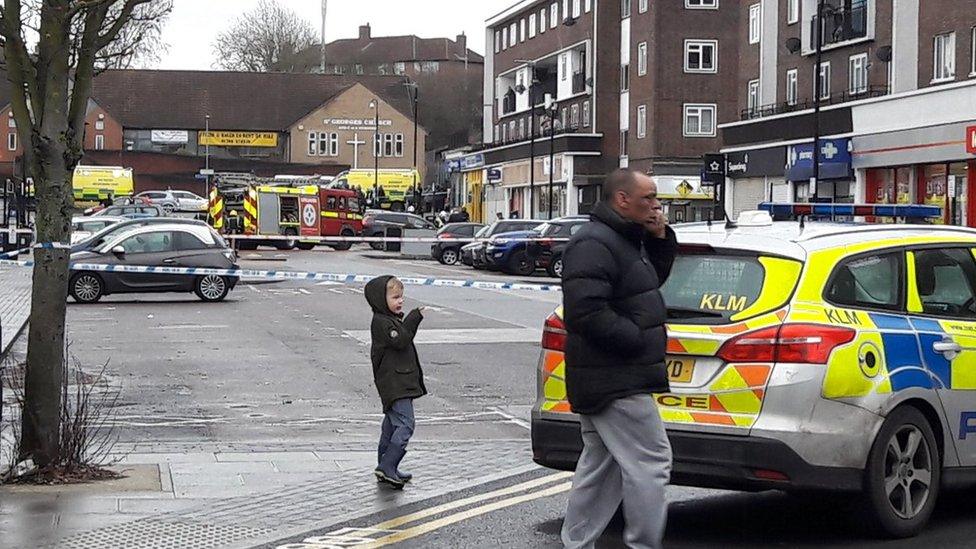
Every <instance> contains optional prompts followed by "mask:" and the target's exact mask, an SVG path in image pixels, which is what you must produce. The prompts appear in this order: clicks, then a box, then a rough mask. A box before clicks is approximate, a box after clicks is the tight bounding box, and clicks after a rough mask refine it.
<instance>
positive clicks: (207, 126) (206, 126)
mask: <svg viewBox="0 0 976 549" xmlns="http://www.w3.org/2000/svg"><path fill="white" fill-rule="evenodd" d="M203 135H204V136H206V145H204V147H206V151H207V152H206V160H205V162H206V167H207V171H206V172H205V173H206V174H207V179H206V181H207V183H206V185H207V192H206V193H205V194H204V195H203V196H205V197H207V200H210V115H209V114H208V115H207V119H206V122H205V123H204V132H203ZM197 154H199V153H197ZM208 215H209V212H208Z"/></svg>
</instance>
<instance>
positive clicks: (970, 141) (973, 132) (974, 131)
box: [966, 126, 976, 154]
mask: <svg viewBox="0 0 976 549" xmlns="http://www.w3.org/2000/svg"><path fill="white" fill-rule="evenodd" d="M966 152H968V153H969V154H976V126H969V127H968V128H966Z"/></svg>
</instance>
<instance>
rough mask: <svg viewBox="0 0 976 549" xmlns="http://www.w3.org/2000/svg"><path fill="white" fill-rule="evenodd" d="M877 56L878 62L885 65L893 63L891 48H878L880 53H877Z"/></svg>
mask: <svg viewBox="0 0 976 549" xmlns="http://www.w3.org/2000/svg"><path fill="white" fill-rule="evenodd" d="M875 55H876V56H877V57H878V60H879V61H882V62H884V63H890V62H891V46H882V47H880V48H878V51H877V53H876V54H875Z"/></svg>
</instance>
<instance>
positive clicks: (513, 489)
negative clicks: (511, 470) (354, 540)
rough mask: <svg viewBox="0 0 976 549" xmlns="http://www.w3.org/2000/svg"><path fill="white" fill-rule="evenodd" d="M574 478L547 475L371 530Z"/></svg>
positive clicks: (568, 475) (422, 512)
mask: <svg viewBox="0 0 976 549" xmlns="http://www.w3.org/2000/svg"><path fill="white" fill-rule="evenodd" d="M571 476H573V474H572V473H555V474H552V475H547V476H544V477H542V478H537V479H535V480H530V481H528V482H523V483H522V484H516V485H515V486H509V487H508V488H502V489H499V490H495V491H493V492H488V493H485V494H478V495H475V496H470V497H467V498H464V499H459V500H456V501H451V502H448V503H444V504H442V505H437V506H435V507H431V508H429V509H424V510H422V511H417V512H416V513H411V514H409V515H404V516H402V517H397V518H395V519H391V520H388V521H386V522H381V523H379V524H376V525H374V526H371V527H370V528H376V529H380V530H388V529H392V528H396V527H398V526H403V525H404V524H410V523H411V522H417V521H418V520H421V519H424V518H427V517H431V516H434V515H439V514H441V513H443V512H445V511H452V510H454V509H457V508H459V507H466V506H468V505H471V504H472V503H479V502H482V501H486V500H489V499H494V498H497V497H501V496H507V495H511V494H515V493H518V492H525V491H528V490H531V489H533V488H537V487H539V486H545V485H546V484H552V483H553V482H557V481H560V480H563V479H566V478H569V477H571Z"/></svg>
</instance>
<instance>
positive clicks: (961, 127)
mask: <svg viewBox="0 0 976 549" xmlns="http://www.w3.org/2000/svg"><path fill="white" fill-rule="evenodd" d="M974 140H976V126H974V125H973V123H972V122H970V123H957V124H947V125H941V126H933V127H928V128H918V129H912V130H905V131H900V132H892V133H887V134H879V135H867V136H863V137H856V138H854V166H855V168H856V169H858V170H859V172H861V173H863V178H864V181H865V201H866V202H869V203H876V204H926V205H931V206H938V207H939V208H941V209H942V211H943V216H942V218H941V219H940V220H938V223H942V224H949V225H961V226H966V227H976V141H974Z"/></svg>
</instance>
